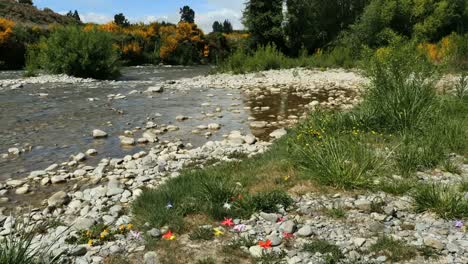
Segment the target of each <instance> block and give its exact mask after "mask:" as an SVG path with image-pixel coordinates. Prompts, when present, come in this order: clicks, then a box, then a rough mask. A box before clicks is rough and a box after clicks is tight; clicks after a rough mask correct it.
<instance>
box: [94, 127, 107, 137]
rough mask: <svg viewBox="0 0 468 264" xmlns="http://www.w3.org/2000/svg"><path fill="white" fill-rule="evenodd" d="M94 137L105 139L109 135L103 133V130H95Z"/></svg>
mask: <svg viewBox="0 0 468 264" xmlns="http://www.w3.org/2000/svg"><path fill="white" fill-rule="evenodd" d="M93 137H94V138H104V137H107V133H106V132H104V131H102V130H99V129H95V130H93Z"/></svg>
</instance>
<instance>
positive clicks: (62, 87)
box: [0, 66, 308, 180]
mask: <svg viewBox="0 0 468 264" xmlns="http://www.w3.org/2000/svg"><path fill="white" fill-rule="evenodd" d="M209 70H210V68H209V67H150V66H148V67H131V68H126V69H124V71H123V75H122V77H121V78H120V79H119V80H118V81H116V82H109V81H102V82H101V81H99V82H98V81H97V82H91V83H75V84H66V83H49V84H25V85H24V86H23V87H22V88H18V89H10V88H9V87H3V88H1V89H0V113H1V115H0V154H2V153H7V151H8V148H12V147H18V148H20V149H26V150H27V151H26V152H25V153H22V154H21V155H20V156H18V157H13V156H11V155H10V156H9V157H8V158H6V159H1V158H0V180H5V179H9V178H21V177H25V176H28V175H29V172H30V171H33V170H39V169H45V168H46V167H48V166H49V165H51V164H54V163H61V162H65V161H68V160H69V159H70V156H71V155H76V154H77V153H80V152H85V151H86V150H88V149H96V150H97V151H98V153H99V154H98V155H97V156H95V157H92V158H89V159H88V160H87V164H88V165H94V164H96V163H98V161H99V160H100V159H102V158H104V157H106V158H109V157H110V158H121V157H123V156H125V155H127V154H133V153H136V152H138V151H140V150H144V149H146V148H149V147H151V144H148V145H137V146H135V147H122V146H121V145H120V143H119V138H118V136H120V135H123V132H124V131H125V130H130V131H134V132H135V135H134V137H135V138H136V139H137V138H139V137H140V136H141V133H142V132H143V131H144V129H142V130H138V129H136V128H138V127H141V128H144V127H145V124H146V123H147V122H148V121H152V122H154V123H155V124H157V125H160V124H166V125H168V124H172V125H176V126H178V127H179V128H180V129H179V130H178V131H174V132H169V133H166V134H164V135H162V136H161V137H160V139H162V140H165V139H167V140H172V139H180V140H182V141H183V142H185V143H191V144H192V145H194V146H199V145H202V144H203V143H205V142H206V141H207V140H219V139H222V136H223V134H228V133H229V132H230V131H232V130H240V131H242V132H243V133H251V132H252V133H253V134H254V135H255V136H257V137H260V138H261V139H268V134H269V133H270V132H271V131H273V130H274V129H275V127H271V128H268V129H266V130H257V131H250V129H249V125H248V124H249V121H248V118H249V117H254V118H255V119H256V120H258V121H271V120H274V119H275V118H276V116H278V115H286V116H287V115H300V114H301V113H300V112H301V111H303V110H301V109H298V108H297V106H298V105H301V104H307V103H308V101H307V100H305V99H303V98H301V97H298V96H295V95H294V94H281V95H270V96H268V95H267V96H264V97H262V98H261V99H258V100H257V99H256V98H250V97H249V96H248V95H243V94H241V92H240V90H233V89H208V88H207V89H188V90H187V91H178V90H169V89H168V90H165V91H164V92H163V93H161V94H153V95H148V94H146V93H143V92H144V91H145V90H146V89H147V88H148V87H149V86H154V85H156V84H158V83H160V82H164V81H168V80H177V79H179V78H187V77H193V76H199V75H205V74H207V73H208V72H209ZM21 74H22V73H21V72H1V73H0V79H16V78H21ZM187 88H190V87H187ZM132 91H133V92H132ZM135 91H136V92H135ZM112 94H113V95H115V94H121V95H124V96H125V98H122V99H110V98H112V97H109V95H112ZM246 106H248V107H251V108H254V107H256V106H260V107H262V106H269V107H270V108H269V109H268V110H266V111H262V112H258V111H256V112H251V111H250V109H248V108H245V107H246ZM216 108H221V111H220V112H216V111H215V109H216ZM178 115H184V116H188V117H190V119H189V120H186V121H183V122H178V121H176V119H175V118H176V116H178ZM210 123H218V124H221V127H222V128H221V130H220V131H217V132H213V136H211V137H209V139H207V138H205V136H204V133H205V131H202V133H201V134H199V135H196V134H193V133H191V131H192V130H194V129H195V128H196V127H197V126H199V125H208V124H210ZM93 129H101V130H104V131H106V132H107V133H108V135H109V137H108V138H106V139H100V140H95V139H93V138H92V131H93Z"/></svg>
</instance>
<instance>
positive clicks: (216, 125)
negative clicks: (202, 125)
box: [208, 123, 221, 130]
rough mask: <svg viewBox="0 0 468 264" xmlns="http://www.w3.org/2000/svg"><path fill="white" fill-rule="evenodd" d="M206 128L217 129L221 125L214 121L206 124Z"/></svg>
mask: <svg viewBox="0 0 468 264" xmlns="http://www.w3.org/2000/svg"><path fill="white" fill-rule="evenodd" d="M208 129H210V130H219V129H221V125H220V124H216V123H212V124H209V125H208Z"/></svg>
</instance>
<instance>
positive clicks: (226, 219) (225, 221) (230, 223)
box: [221, 218, 234, 227]
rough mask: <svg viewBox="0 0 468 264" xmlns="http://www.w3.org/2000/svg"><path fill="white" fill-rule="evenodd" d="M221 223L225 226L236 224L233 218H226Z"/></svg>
mask: <svg viewBox="0 0 468 264" xmlns="http://www.w3.org/2000/svg"><path fill="white" fill-rule="evenodd" d="M221 225H223V226H229V227H231V226H234V223H233V222H232V218H224V221H222V222H221Z"/></svg>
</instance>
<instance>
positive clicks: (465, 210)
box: [413, 184, 468, 219]
mask: <svg viewBox="0 0 468 264" xmlns="http://www.w3.org/2000/svg"><path fill="white" fill-rule="evenodd" d="M413 199H414V203H415V206H416V211H417V212H425V211H432V212H434V213H437V214H438V215H439V216H440V217H443V218H446V219H460V218H464V217H468V200H467V199H466V198H465V196H464V194H463V193H461V192H459V191H458V190H456V189H455V188H454V187H451V186H445V185H442V186H440V185H435V184H432V185H420V186H418V187H417V188H416V190H415V193H414V194H413Z"/></svg>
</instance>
